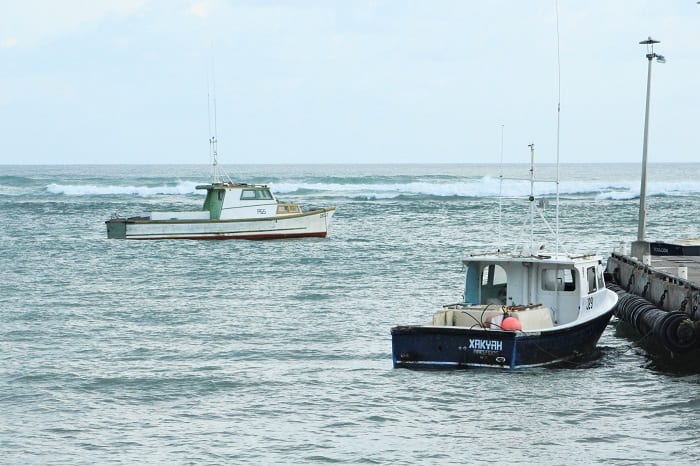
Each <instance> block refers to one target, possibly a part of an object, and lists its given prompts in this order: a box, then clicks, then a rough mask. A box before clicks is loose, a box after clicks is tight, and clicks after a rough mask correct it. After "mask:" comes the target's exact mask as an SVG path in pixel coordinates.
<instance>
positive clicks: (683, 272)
mask: <svg viewBox="0 0 700 466" xmlns="http://www.w3.org/2000/svg"><path fill="white" fill-rule="evenodd" d="M678 276H679V277H680V278H682V279H683V280H687V279H688V267H686V266H685V265H682V266H680V267H678Z"/></svg>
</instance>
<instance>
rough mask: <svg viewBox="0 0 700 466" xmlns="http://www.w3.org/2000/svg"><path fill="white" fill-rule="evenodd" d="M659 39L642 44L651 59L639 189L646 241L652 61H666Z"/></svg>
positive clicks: (641, 229) (640, 233) (639, 229)
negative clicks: (656, 47) (659, 49)
mask: <svg viewBox="0 0 700 466" xmlns="http://www.w3.org/2000/svg"><path fill="white" fill-rule="evenodd" d="M658 43H659V41H658V40H654V39H652V38H651V37H649V38H648V39H647V40H643V41H641V42H640V44H643V45H646V46H647V60H649V70H648V71H647V107H646V112H645V113H644V146H643V149H642V182H641V187H640V189H639V226H638V227H637V241H644V237H645V236H646V215H647V205H646V204H647V200H646V197H647V146H648V139H649V97H650V95H651V61H652V60H653V59H654V58H656V61H657V62H659V63H666V59H665V58H664V56H663V55H659V54H656V53H654V44H658Z"/></svg>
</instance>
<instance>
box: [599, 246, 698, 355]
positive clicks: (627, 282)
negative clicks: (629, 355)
mask: <svg viewBox="0 0 700 466" xmlns="http://www.w3.org/2000/svg"><path fill="white" fill-rule="evenodd" d="M658 244H660V243H650V242H646V241H635V242H634V243H632V252H631V254H628V252H627V251H626V249H627V248H626V246H622V247H621V248H620V251H615V252H613V253H612V254H611V256H610V257H609V259H608V263H607V273H608V275H609V277H610V278H611V279H612V282H613V283H614V284H616V285H617V286H618V287H619V289H620V290H619V291H618V294H620V296H621V297H623V296H624V295H625V293H626V294H629V295H631V296H634V297H637V298H642V299H636V300H633V301H634V302H631V303H630V302H626V304H625V306H626V309H625V308H624V307H625V306H619V309H618V311H617V312H616V315H617V317H618V318H620V319H621V320H624V321H625V322H627V323H628V324H630V325H631V326H633V327H634V328H636V329H637V330H638V331H639V332H640V334H642V335H641V336H643V337H648V340H650V341H651V342H653V343H657V344H659V346H661V347H664V348H665V349H666V350H667V351H668V352H669V353H670V354H671V356H674V357H675V356H678V355H679V354H681V353H687V352H691V351H697V350H700V255H658V254H664V253H668V252H671V253H675V252H684V251H689V250H690V251H692V249H688V248H693V247H696V246H695V245H694V244H674V243H663V244H664V245H668V246H671V247H669V248H667V247H662V248H658V247H655V246H658ZM697 244H698V245H700V242H698V243H697ZM674 246H676V247H678V248H680V249H674ZM684 247H685V249H683V248H684ZM626 301H630V300H626ZM662 311H663V312H662ZM671 321H672V322H671Z"/></svg>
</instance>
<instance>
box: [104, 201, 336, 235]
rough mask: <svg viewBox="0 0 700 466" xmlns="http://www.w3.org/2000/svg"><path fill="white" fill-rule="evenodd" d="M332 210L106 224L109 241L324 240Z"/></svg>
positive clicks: (118, 220) (117, 220)
mask: <svg viewBox="0 0 700 466" xmlns="http://www.w3.org/2000/svg"><path fill="white" fill-rule="evenodd" d="M334 212H335V208H334V207H331V208H325V209H318V210H313V211H309V212H303V213H301V214H296V215H283V216H275V217H264V218H247V219H235V220H189V219H175V220H151V219H148V218H143V217H129V218H113V219H110V220H108V221H107V222H106V224H107V236H108V238H113V239H137V240H154V239H196V240H223V239H252V240H262V239H279V238H303V237H320V238H325V237H326V235H327V234H328V225H329V224H330V221H331V218H332V217H333V214H334Z"/></svg>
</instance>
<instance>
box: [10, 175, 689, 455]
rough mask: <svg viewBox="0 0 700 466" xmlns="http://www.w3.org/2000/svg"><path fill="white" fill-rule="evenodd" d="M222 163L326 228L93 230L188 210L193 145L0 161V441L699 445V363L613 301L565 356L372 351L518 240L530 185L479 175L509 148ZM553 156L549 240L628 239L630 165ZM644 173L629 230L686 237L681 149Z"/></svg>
mask: <svg viewBox="0 0 700 466" xmlns="http://www.w3.org/2000/svg"><path fill="white" fill-rule="evenodd" d="M227 168H228V171H229V174H230V175H231V177H232V178H234V179H236V180H238V181H245V182H255V183H263V182H264V183H269V184H270V185H271V187H272V189H273V191H274V192H276V193H277V195H278V197H280V198H282V199H285V200H286V199H289V200H294V201H300V202H302V203H303V204H304V205H307V206H327V205H336V206H337V208H338V210H337V212H336V215H335V217H334V219H333V223H332V225H331V231H330V235H329V237H328V238H325V239H301V240H299V239H296V240H279V241H268V242H251V241H221V242H196V241H144V242H139V241H117V240H107V238H106V230H105V225H104V221H105V220H106V219H108V218H109V217H110V216H111V215H112V214H114V213H119V214H122V215H125V214H136V213H139V212H142V211H148V210H154V209H189V208H198V207H199V206H200V205H201V203H202V202H203V199H204V197H203V195H202V194H201V193H199V192H197V191H196V190H195V189H194V186H195V185H197V184H198V183H201V182H205V181H207V174H208V167H206V166H194V165H193V166H0V348H1V352H0V463H2V464H27V463H30V464H38V463H40V464H85V463H89V464H95V463H98V464H109V463H126V464H134V463H149V464H314V463H320V464H327V463H341V464H363V463H368V464H487V463H488V464H491V463H495V464H623V465H624V464H630V465H631V464H672V465H678V464H696V463H697V462H698V461H699V460H700V451H699V450H698V448H697V447H698V438H700V390H699V388H700V374H698V373H697V372H694V371H688V370H682V369H678V368H676V367H675V366H673V365H669V364H666V363H663V362H659V360H658V359H656V358H653V357H651V355H650V354H648V353H647V352H646V351H645V350H644V349H643V348H642V347H641V346H639V345H638V344H637V342H636V341H635V340H634V338H633V337H632V338H630V337H629V336H626V335H621V332H620V331H619V330H618V323H617V322H616V321H615V320H614V319H613V321H612V322H611V323H610V325H609V326H608V328H607V329H606V331H605V333H604V334H603V336H602V338H601V340H600V342H599V349H598V351H597V353H596V354H594V355H593V356H592V357H591V358H590V359H589V360H586V361H582V362H578V363H576V364H568V365H564V366H562V367H556V368H540V369H534V370H522V371H514V372H505V371H494V370H464V371H409V370H405V369H398V370H397V369H393V368H392V364H391V356H390V353H391V337H390V333H389V330H390V328H391V327H392V326H394V325H397V324H409V323H420V322H424V321H427V320H429V318H430V316H431V315H432V313H433V311H434V310H436V309H437V308H439V306H440V305H442V304H446V303H450V302H455V301H456V300H459V299H460V298H461V293H462V282H463V272H462V270H461V267H460V259H461V258H462V257H464V256H465V255H466V254H468V253H470V252H476V251H488V250H493V249H494V248H495V247H497V246H498V245H503V246H506V247H507V246H508V245H510V244H514V243H518V242H519V241H523V240H527V238H528V237H527V236H526V235H524V234H523V230H524V228H523V225H524V222H525V221H526V219H527V202H526V200H525V198H526V197H527V195H528V193H529V184H528V182H527V181H510V180H509V181H506V182H504V183H503V184H501V183H500V182H499V175H500V174H501V173H502V174H503V175H504V177H506V178H525V177H527V175H528V167H527V166H525V165H508V166H506V167H504V168H503V169H501V168H500V167H498V166H497V165H390V166H383V165H363V166H359V165H357V166H356V165H325V166H321V165H319V166H294V165H291V166H269V165H259V166H254V165H246V166H241V167H227ZM560 170H561V179H562V182H561V184H560V189H559V191H560V198H561V199H560V205H561V209H560V227H559V230H560V248H561V250H564V251H569V252H599V253H601V254H603V255H607V254H609V253H610V252H611V251H612V250H613V249H614V248H617V247H618V246H619V244H620V241H631V240H633V239H634V238H635V237H636V230H637V209H638V202H639V200H638V194H639V187H638V180H639V172H640V169H639V167H638V166H637V165H614V164H610V165H563V166H562V167H561V169H560ZM554 172H555V170H554V167H552V166H551V165H549V166H543V167H536V174H537V176H538V178H542V179H552V178H553V177H554ZM536 191H537V193H538V195H539V194H544V195H546V197H547V198H548V199H549V201H550V204H549V206H548V207H546V209H545V215H546V216H547V218H548V220H549V221H550V225H552V226H553V227H554V225H555V223H554V218H555V215H554V214H555V209H554V207H553V201H552V198H553V193H555V192H556V187H555V185H554V184H552V183H544V184H538V185H537V186H536ZM499 192H500V193H501V194H502V195H503V197H502V198H500V199H501V200H500V201H499ZM648 193H649V195H650V196H649V199H648V209H649V213H648V217H647V225H648V226H647V232H648V235H647V236H648V237H649V238H650V239H666V240H670V239H677V238H687V237H700V223H699V222H698V217H697V213H698V206H699V205H700V164H690V165H688V164H686V165H650V167H649V188H648ZM499 205H500V206H501V207H500V209H499ZM499 212H500V214H499ZM537 233H538V237H537V241H538V244H540V242H541V243H542V244H545V245H546V248H547V249H552V248H553V247H554V246H553V245H554V242H553V239H552V237H551V234H550V235H546V234H545V233H546V231H542V229H538V230H537Z"/></svg>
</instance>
